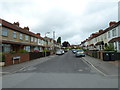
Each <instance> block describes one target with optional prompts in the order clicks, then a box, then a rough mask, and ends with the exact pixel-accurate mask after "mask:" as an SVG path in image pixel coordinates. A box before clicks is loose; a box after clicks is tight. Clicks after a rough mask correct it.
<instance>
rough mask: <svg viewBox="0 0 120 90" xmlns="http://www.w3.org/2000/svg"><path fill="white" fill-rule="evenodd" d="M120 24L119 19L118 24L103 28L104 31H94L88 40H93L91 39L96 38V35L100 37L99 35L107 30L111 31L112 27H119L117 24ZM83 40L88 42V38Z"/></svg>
mask: <svg viewBox="0 0 120 90" xmlns="http://www.w3.org/2000/svg"><path fill="white" fill-rule="evenodd" d="M119 25H120V21H118V22H117V23H116V24H114V25H112V26H110V27H108V28H106V29H105V30H103V31H100V32H97V33H93V34H91V35H92V36H91V37H89V38H88V40H91V39H93V38H95V37H98V36H100V35H102V34H104V33H105V32H107V31H109V30H111V29H113V28H115V27H117V26H119ZM83 42H86V40H85V41H83Z"/></svg>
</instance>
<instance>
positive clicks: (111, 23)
mask: <svg viewBox="0 0 120 90" xmlns="http://www.w3.org/2000/svg"><path fill="white" fill-rule="evenodd" d="M116 23H117V22H115V21H112V22H110V23H109V26H110V27H111V26H113V25H115V24H116Z"/></svg>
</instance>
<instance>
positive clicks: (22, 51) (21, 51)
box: [19, 49, 27, 53]
mask: <svg viewBox="0 0 120 90" xmlns="http://www.w3.org/2000/svg"><path fill="white" fill-rule="evenodd" d="M19 52H20V53H27V51H26V50H24V49H21V50H20V51H19Z"/></svg>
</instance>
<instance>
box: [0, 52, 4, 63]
mask: <svg viewBox="0 0 120 90" xmlns="http://www.w3.org/2000/svg"><path fill="white" fill-rule="evenodd" d="M0 61H2V62H4V61H5V55H4V54H3V53H0Z"/></svg>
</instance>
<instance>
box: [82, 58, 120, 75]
mask: <svg viewBox="0 0 120 90" xmlns="http://www.w3.org/2000/svg"><path fill="white" fill-rule="evenodd" d="M81 60H85V59H84V58H81ZM85 61H86V62H87V63H88V64H90V65H91V66H92V67H93V68H94V69H95V70H97V71H98V72H99V73H101V74H102V75H103V76H115V77H117V76H118V75H107V74H105V73H103V72H102V71H100V70H99V69H98V68H96V67H95V66H94V65H93V64H92V63H90V62H89V61H87V60H85Z"/></svg>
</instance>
